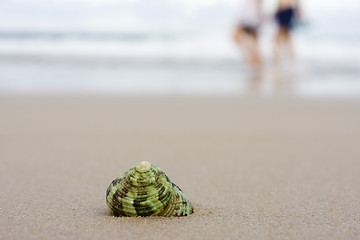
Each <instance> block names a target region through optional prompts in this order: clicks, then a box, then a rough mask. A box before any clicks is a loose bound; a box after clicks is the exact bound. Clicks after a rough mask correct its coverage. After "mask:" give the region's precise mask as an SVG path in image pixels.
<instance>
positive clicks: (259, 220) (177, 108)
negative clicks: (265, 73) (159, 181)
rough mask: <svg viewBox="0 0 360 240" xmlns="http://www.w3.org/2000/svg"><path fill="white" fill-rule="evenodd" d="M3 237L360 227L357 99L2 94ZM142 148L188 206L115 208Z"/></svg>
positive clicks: (322, 233) (212, 234)
mask: <svg viewBox="0 0 360 240" xmlns="http://www.w3.org/2000/svg"><path fill="white" fill-rule="evenodd" d="M0 115H1V118H0V142H1V144H0V161H1V168H0V186H1V187H0V238H1V239H173V240H175V239H359V237H360V209H359V205H360V192H359V185H360V161H359V159H360V148H359V142H360V127H359V122H360V99H359V98H326V97H324V98H303V97H294V96H278V97H271V98H269V97H264V96H257V97H253V96H246V95H245V96H238V95H235V96H233V95H230V96H186V97H178V96H174V97H169V96H155V97H154V96H152V97H147V96H141V97H139V96H137V97H135V96H133V97H128V96H122V97H121V96H114V95H112V96H108V95H71V94H70V95H61V94H60V95H52V94H50V95H49V94H48V95H47V94H2V95H1V96H0ZM141 161H149V162H151V163H153V164H155V165H157V166H159V167H161V168H162V169H164V171H165V172H166V173H167V175H168V176H169V177H170V179H171V180H172V181H173V182H175V183H176V184H177V185H178V186H179V187H180V188H181V189H182V190H183V191H184V192H185V194H186V195H187V197H188V198H189V200H190V201H191V203H192V204H193V206H194V209H195V212H194V214H192V215H190V216H188V217H181V218H175V217H173V218H163V217H146V218H144V217H135V218H126V217H113V216H111V215H110V213H109V211H108V209H107V206H106V202H105V192H106V189H107V187H108V185H109V184H110V183H111V181H112V180H113V179H114V178H115V177H116V176H118V175H120V174H121V173H123V172H125V171H127V170H129V169H130V168H131V167H132V166H134V165H136V164H137V163H139V162H141Z"/></svg>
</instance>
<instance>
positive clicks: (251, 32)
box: [239, 25, 258, 37]
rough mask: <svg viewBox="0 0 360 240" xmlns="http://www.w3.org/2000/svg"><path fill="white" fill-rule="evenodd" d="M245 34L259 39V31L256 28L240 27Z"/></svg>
mask: <svg viewBox="0 0 360 240" xmlns="http://www.w3.org/2000/svg"><path fill="white" fill-rule="evenodd" d="M239 28H241V29H242V30H243V31H244V32H245V33H247V34H249V35H250V36H252V37H257V34H258V29H257V28H256V27H250V26H243V25H241V26H239Z"/></svg>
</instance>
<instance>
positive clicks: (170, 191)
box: [106, 161, 193, 217]
mask: <svg viewBox="0 0 360 240" xmlns="http://www.w3.org/2000/svg"><path fill="white" fill-rule="evenodd" d="M106 203H107V205H108V207H109V209H110V211H111V212H112V214H113V215H115V216H129V217H130V216H164V217H170V216H178V217H180V216H188V215H190V214H192V213H193V208H192V206H191V204H190V202H189V200H188V199H187V197H186V196H185V194H184V193H183V192H182V190H181V189H180V188H179V187H178V186H176V185H175V184H174V183H173V182H171V181H170V179H169V178H168V176H166V174H165V172H164V171H163V170H161V169H160V168H158V167H156V166H155V165H153V164H151V163H149V162H146V161H144V162H141V163H139V164H138V165H136V166H135V167H133V168H131V169H130V170H129V171H128V172H125V173H123V174H122V175H120V176H119V177H117V178H116V179H114V180H113V181H112V183H111V184H110V186H109V187H108V189H107V191H106Z"/></svg>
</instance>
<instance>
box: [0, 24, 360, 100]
mask: <svg viewBox="0 0 360 240" xmlns="http://www.w3.org/2000/svg"><path fill="white" fill-rule="evenodd" d="M272 35H273V29H271V28H268V29H264V30H263V35H262V39H261V50H262V52H263V56H264V59H265V60H264V66H263V67H262V68H261V69H260V70H256V71H254V70H253V69H251V68H249V67H248V66H247V65H246V64H245V63H244V61H243V59H242V56H241V52H240V50H239V49H238V48H237V46H235V44H234V43H233V41H232V36H231V31H229V30H227V31H223V32H214V33H209V32H207V33H204V32H201V33H197V32H150V33H146V32H139V33H131V32H125V33H124V32H86V31H84V32H81V31H71V32H36V31H18V32H16V31H7V32H6V31H3V32H0V93H2V94H23V93H25V94H31V93H45V94H69V93H70V94H73V93H75V94H115V95H144V94H145V95H171V96H172V95H242V94H254V93H255V94H260V95H274V94H285V95H297V96H315V97H323V96H325V97H358V96H360V79H359V78H360V64H359V63H360V41H359V37H358V36H352V35H351V34H350V35H342V36H339V35H337V34H333V35H331V34H330V35H329V34H327V33H321V32H320V33H319V31H314V30H311V29H310V30H308V29H305V30H300V31H297V32H295V34H294V43H295V46H296V55H297V57H296V60H295V61H294V62H292V61H285V62H283V63H282V64H281V65H280V66H279V65H274V64H272Z"/></svg>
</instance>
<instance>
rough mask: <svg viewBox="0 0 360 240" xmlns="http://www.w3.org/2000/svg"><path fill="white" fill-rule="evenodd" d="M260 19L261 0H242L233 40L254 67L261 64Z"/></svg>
mask: <svg viewBox="0 0 360 240" xmlns="http://www.w3.org/2000/svg"><path fill="white" fill-rule="evenodd" d="M261 21H262V0H244V2H243V6H242V8H241V13H240V19H239V23H238V25H237V27H236V30H235V33H234V39H235V42H236V43H237V44H238V45H239V46H240V47H241V49H242V51H243V53H244V56H245V58H246V59H247V61H248V62H249V63H250V64H251V65H252V66H254V67H258V66H260V65H261V61H262V60H261V54H260V49H259V37H258V31H259V27H260V25H261Z"/></svg>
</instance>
